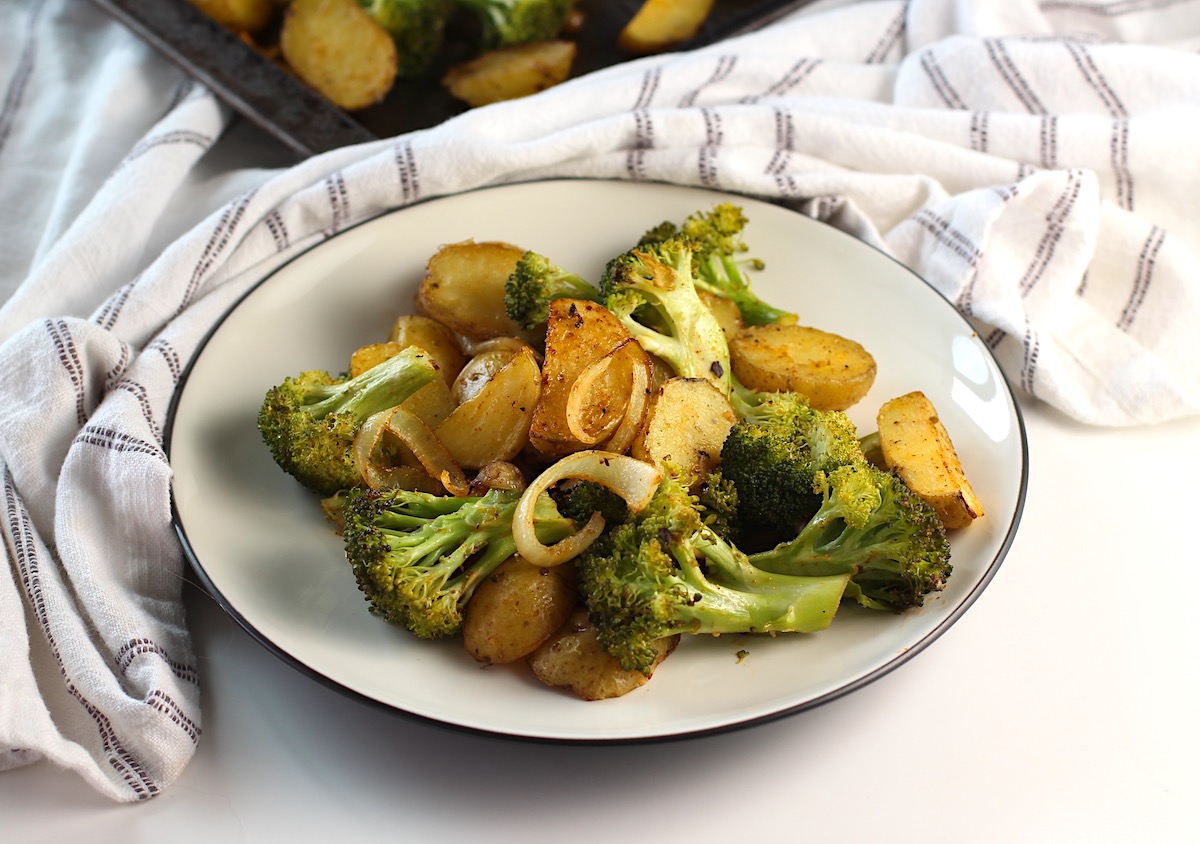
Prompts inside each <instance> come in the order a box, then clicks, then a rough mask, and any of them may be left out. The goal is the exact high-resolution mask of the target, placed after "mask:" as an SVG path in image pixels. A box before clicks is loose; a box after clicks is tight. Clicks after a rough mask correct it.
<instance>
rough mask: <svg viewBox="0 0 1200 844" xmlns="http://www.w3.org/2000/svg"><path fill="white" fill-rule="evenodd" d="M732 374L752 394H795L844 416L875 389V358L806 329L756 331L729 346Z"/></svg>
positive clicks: (788, 327) (843, 341) (757, 327)
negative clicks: (842, 411)
mask: <svg viewBox="0 0 1200 844" xmlns="http://www.w3.org/2000/svg"><path fill="white" fill-rule="evenodd" d="M729 355H730V363H731V365H732V367H733V374H734V375H735V376H737V379H738V380H739V381H741V382H742V383H743V384H744V385H746V386H747V387H749V388H750V389H752V390H757V391H759V392H765V393H778V392H787V391H791V392H795V393H799V394H800V395H802V396H804V397H805V398H807V399H808V401H809V403H810V404H812V406H813V407H815V408H817V409H819V410H845V409H846V408H848V407H850V406H852V405H854V404H855V403H857V402H858V401H859V400H861V399H862V397H863V396H865V395H866V394H867V391H868V390H870V389H871V385H872V384H874V383H875V371H876V367H875V358H873V357H872V356H871V354H870V352H868V351H867V350H866V349H864V348H863V347H862V346H861V345H860V344H858V343H856V342H855V341H853V340H849V339H847V338H845V337H842V336H840V335H838V334H831V333H829V332H828V331H821V330H820V329H817V328H810V327H808V326H803V325H755V326H750V327H748V328H746V329H744V330H742V331H740V332H739V333H738V334H737V335H736V336H735V337H734V338H733V340H732V341H730V343H729Z"/></svg>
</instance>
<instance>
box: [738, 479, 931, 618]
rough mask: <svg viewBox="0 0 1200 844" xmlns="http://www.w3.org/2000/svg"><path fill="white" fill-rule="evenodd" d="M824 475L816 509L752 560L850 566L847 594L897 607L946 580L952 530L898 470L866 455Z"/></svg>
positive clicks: (796, 570) (833, 569)
mask: <svg viewBox="0 0 1200 844" xmlns="http://www.w3.org/2000/svg"><path fill="white" fill-rule="evenodd" d="M817 480H818V488H819V490H820V493H821V505H820V507H819V508H818V509H817V511H816V513H815V514H814V515H813V516H812V518H811V519H809V521H808V522H807V523H806V524H805V526H804V527H803V528H801V530H800V532H799V533H798V534H797V535H796V537H795V538H793V539H791V540H789V541H787V542H783V543H781V544H779V545H777V546H776V547H774V548H772V549H770V550H767V551H761V552H758V553H755V554H751V555H750V557H749V559H750V562H751V563H752V564H753V565H755V566H758V567H759V568H762V569H765V570H767V571H773V572H779V573H781V574H791V575H796V576H813V575H830V574H841V573H849V574H850V575H851V578H850V585H849V586H848V587H847V590H846V596H847V597H849V598H854V599H856V600H857V601H858V602H859V603H860V604H862V605H863V606H866V607H870V608H873V609H889V610H895V611H897V612H900V611H903V610H906V609H909V608H910V607H918V606H921V605H922V604H923V603H924V601H925V596H926V595H928V594H929V593H931V592H937V591H939V590H941V589H943V588H944V587H945V585H946V579H947V578H948V577H949V576H950V571H951V566H950V543H949V541H948V540H947V539H946V532H945V529H944V528H943V526H942V522H941V520H940V519H939V518H938V516H937V513H936V512H934V510H933V508H932V507H930V506H929V505H928V504H927V503H926V502H925V501H923V500H922V499H921V498H920V497H919V496H917V495H916V494H915V493H914V492H912V491H911V490H910V489H909V488H908V487H907V486H906V485H905V484H904V482H903V481H902V480H900V478H899V477H898V476H897V475H895V474H894V473H892V472H886V471H883V470H881V469H878V468H876V467H874V466H872V465H870V464H869V463H867V462H865V461H863V462H861V463H855V464H849V465H845V466H841V467H839V468H837V469H834V470H833V471H831V472H829V473H822V474H820V476H819V477H818V479H817Z"/></svg>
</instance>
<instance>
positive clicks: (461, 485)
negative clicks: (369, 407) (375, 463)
mask: <svg viewBox="0 0 1200 844" xmlns="http://www.w3.org/2000/svg"><path fill="white" fill-rule="evenodd" d="M387 430H388V433H390V434H393V435H394V436H395V437H396V439H398V440H400V442H402V443H404V444H405V445H406V446H408V449H409V450H410V451H411V452H412V453H413V456H414V457H416V458H417V462H418V463H420V464H421V465H422V466H423V467H424V468H425V471H426V472H428V473H429V474H430V475H431V476H432V477H435V478H437V479H438V480H439V481H441V482H442V486H444V487H445V488H446V491H447V492H449V493H450V494H451V495H467V494H468V493H469V492H470V491H471V484H470V482H469V481H468V480H467V476H466V475H465V474H463V470H462V469H461V468H460V467H459V465H458V464H457V463H455V462H454V458H453V457H451V456H450V452H449V451H447V450H446V447H445V446H444V445H442V443H441V440H439V439H438V438H437V436H436V435H435V434H434V433H433V431H431V430H429V426H428V425H426V424H425V423H424V422H422V421H421V420H420V419H419V418H418V417H416V416H414V415H413V414H411V413H409V412H408V411H407V410H405V409H404V408H403V407H395V408H392V413H391V415H390V416H388V419H387Z"/></svg>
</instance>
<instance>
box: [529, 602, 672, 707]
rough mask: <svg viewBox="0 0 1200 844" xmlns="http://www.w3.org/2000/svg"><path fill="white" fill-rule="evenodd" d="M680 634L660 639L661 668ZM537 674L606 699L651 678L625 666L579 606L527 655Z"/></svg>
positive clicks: (551, 683)
mask: <svg viewBox="0 0 1200 844" xmlns="http://www.w3.org/2000/svg"><path fill="white" fill-rule="evenodd" d="M679 638H680V637H679V636H671V637H668V638H666V639H662V640H660V641H659V642H658V646H659V657H658V661H657V662H655V664H654V666H653V667H652V669H651V673H652V672H653V670H654V668H657V667H658V666H659V665H661V664H662V661H663V660H664V659H666V658H667V656H668V655H669V654H670V653H671V651H673V650H675V646H676V645H677V644H679ZM527 661H528V662H529V666H530V668H532V669H533V673H534V675H535V676H536V677H537V678H538V679H539V680H541V681H542V682H543V683H545V684H546V685H547V686H563V687H566V688H567V689H570V690H571V691H572V692H574V693H575V694H576V695H577V696H578V697H580V698H582V699H583V700H605V699H607V698H613V697H620V696H621V695H625V694H628V693H629V692H632V691H633V690H634V689H636V688H638V687H639V686H642V685H645V684H646V683H647V682H648V681H649V680H650V675H649V674H643V673H641V672H640V671H629V670H627V669H625V668H622V667H621V665H620V663H618V662H617V660H616V659H614V658H613V657H612V656H611V655H610V654H609V653H608V652H607V651H605V650H604V649H603V648H601V647H600V643H599V642H597V641H596V631H595V630H594V628H593V627H592V625H591V622H589V621H588V617H587V610H585V609H583V608H578V609H576V610H575V611H574V612H572V613H571V616H570V618H568V619H567V621H566V623H565V624H564V625H563V626H562V627H560V628H559V629H558V630H557V631H555V633H554V634H553V635H552V636H551V637H550V638H549V639H547V640H546V641H545V642H544V643H543V644H542V645H541V646H540V647H539V648H538V649H537V650H535V651H534V652H533V653H531V654H530V655H529V656H528V657H527Z"/></svg>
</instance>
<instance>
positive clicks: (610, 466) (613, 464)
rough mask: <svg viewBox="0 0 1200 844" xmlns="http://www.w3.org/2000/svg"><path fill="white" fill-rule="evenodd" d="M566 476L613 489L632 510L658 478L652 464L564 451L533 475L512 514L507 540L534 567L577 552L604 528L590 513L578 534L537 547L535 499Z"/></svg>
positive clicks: (621, 456)
mask: <svg viewBox="0 0 1200 844" xmlns="http://www.w3.org/2000/svg"><path fill="white" fill-rule="evenodd" d="M567 478H572V479H578V480H586V481H592V482H594V483H598V484H600V485H601V486H603V487H604V488H606V489H608V490H611V491H612V492H615V493H616V494H617V495H619V496H621V498H623V499H625V503H626V504H627V505H628V506H629V509H630V510H632V511H634V512H637V511H638V510H641V509H642V508H643V507H645V506H646V504H647V503H648V502H649V501H650V498H651V497H652V496H653V495H654V491H655V490H656V489H658V485H659V483H660V482H661V481H662V472H661V471H660V470H659V469H658V467H657V466H654V465H652V464H650V463H646V462H643V461H641V460H637V459H636V458H633V457H628V456H626V455H624V454H612V453H611V452H607V451H596V450H588V451H578V452H575V453H574V454H569V455H567V456H566V457H564V458H562V459H561V460H559V461H558V462H556V463H554V464H553V465H552V466H550V467H549V468H547V469H546V470H545V471H543V472H542V473H541V474H540V475H538V476H537V477H536V478H534V480H533V482H532V483H530V484H529V486H528V487H527V488H526V489H525V492H523V493H522V494H521V499H520V501H518V502H517V508H516V511H515V512H514V513H513V539H514V540H515V541H516V544H517V553H518V554H520V555H521V556H522V557H524V558H525V559H526V560H527V561H529V562H530V563H533V564H534V565H535V566H557V565H560V564H562V563H565V562H567V561H568V560H571V559H573V558H575V557H577V556H578V555H579V554H581V553H583V551H584V550H586V549H587V547H588V546H589V545H591V544H592V543H593V542H594V541H595V540H596V537H598V536H599V535H600V533H601V531H603V530H604V517H603V516H601V515H600V514H599V513H593V514H592V517H591V518H590V519H589V520H588V523H587V524H586V525H584V526H583V527H582V528H581V529H580V530H579V531H578V532H576V533H575V534H573V535H572V536H569V537H567V538H566V539H564V540H562V541H560V542H556V543H554V544H553V545H543V544H542V542H541V541H540V540H539V539H538V538H537V531H536V530H535V529H534V520H533V514H534V509H535V507H536V505H537V501H538V498H539V497H540V496H541V495H542V494H543V493H545V492H546V491H547V490H548V489H549V488H550V487H552V486H554V485H555V484H556V483H558V482H559V481H562V480H566V479H567Z"/></svg>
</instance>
